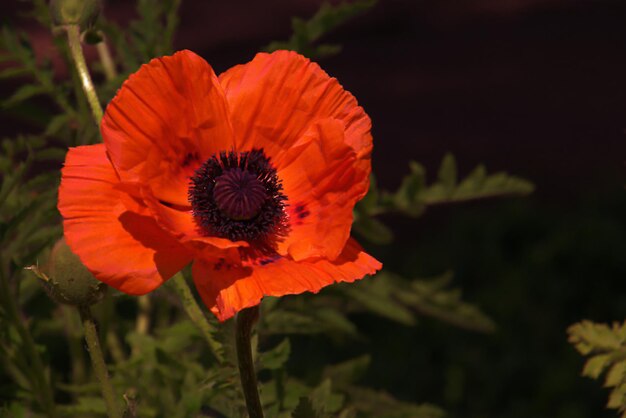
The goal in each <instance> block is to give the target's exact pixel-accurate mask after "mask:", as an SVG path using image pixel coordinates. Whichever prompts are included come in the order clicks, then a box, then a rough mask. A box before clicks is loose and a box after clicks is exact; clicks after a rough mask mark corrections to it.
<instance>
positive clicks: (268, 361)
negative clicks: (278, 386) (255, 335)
mask: <svg viewBox="0 0 626 418" xmlns="http://www.w3.org/2000/svg"><path fill="white" fill-rule="evenodd" d="M290 353H291V344H290V343H289V339H288V338H285V339H284V340H283V341H282V342H281V343H280V344H278V345H277V346H276V347H274V348H273V349H271V350H269V351H266V352H264V353H261V356H260V362H261V367H260V368H261V369H268V370H278V369H281V368H283V366H284V365H285V363H286V362H287V360H289V354H290Z"/></svg>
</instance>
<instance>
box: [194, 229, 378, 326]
mask: <svg viewBox="0 0 626 418" xmlns="http://www.w3.org/2000/svg"><path fill="white" fill-rule="evenodd" d="M263 263H264V261H263V260H261V261H260V262H259V263H257V265H251V266H241V265H237V264H235V263H233V264H228V262H227V261H225V260H224V259H221V260H213V261H208V260H196V261H195V262H194V264H193V268H192V274H193V278H194V282H195V284H196V287H197V289H198V292H199V293H200V296H201V297H202V300H203V301H204V303H205V304H206V306H207V307H208V308H209V309H210V310H211V312H213V313H214V314H215V316H217V318H218V319H219V320H220V321H225V320H226V319H228V318H230V317H232V316H233V315H234V314H235V313H237V312H238V311H240V310H241V309H244V308H247V307H250V306H254V305H257V304H259V302H260V301H261V298H263V296H270V295H271V296H283V295H289V294H298V293H302V292H307V291H308V292H313V293H317V292H318V291H319V290H320V289H321V288H322V287H325V286H328V285H330V284H332V283H335V282H353V281H355V280H359V279H361V278H362V277H363V276H365V275H367V274H373V273H375V272H376V271H377V270H379V269H380V268H381V267H382V265H381V264H380V262H378V261H377V260H376V259H374V258H373V257H371V256H370V255H368V254H366V253H365V252H364V251H363V250H362V249H361V247H360V246H359V244H357V243H356V241H354V240H352V239H351V240H349V241H348V243H347V244H346V246H345V248H344V250H343V252H342V253H341V255H340V256H339V257H337V259H335V260H334V261H329V260H324V259H319V260H306V261H300V262H296V261H293V260H290V259H288V258H282V257H281V258H278V259H273V260H271V261H269V260H267V261H266V264H264V265H263Z"/></svg>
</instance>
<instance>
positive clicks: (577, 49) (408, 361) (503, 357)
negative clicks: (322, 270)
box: [0, 0, 626, 418]
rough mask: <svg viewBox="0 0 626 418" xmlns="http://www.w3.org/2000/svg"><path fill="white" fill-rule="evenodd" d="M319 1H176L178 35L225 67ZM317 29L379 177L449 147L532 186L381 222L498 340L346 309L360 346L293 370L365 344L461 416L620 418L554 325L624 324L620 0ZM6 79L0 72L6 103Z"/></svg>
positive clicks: (496, 1) (461, 157) (484, 8)
mask: <svg viewBox="0 0 626 418" xmlns="http://www.w3.org/2000/svg"><path fill="white" fill-rule="evenodd" d="M319 5H320V2H319V1H313V0H306V1H288V0H282V1H279V0H271V1H270V0H266V1H258V2H257V1H230V2H227V1H222V2H217V1H200V0H196V1H192V0H184V1H183V5H182V8H181V13H180V17H181V24H180V29H179V32H178V35H177V37H176V41H175V45H176V48H177V49H182V48H187V49H191V50H194V51H195V52H197V53H199V54H200V55H202V56H203V57H204V58H205V59H206V60H207V61H209V63H211V64H212V65H213V67H214V68H215V70H216V72H218V73H219V72H221V71H223V70H225V69H227V68H229V67H230V66H232V65H235V64H238V63H243V62H246V61H248V60H250V59H251V58H252V56H253V55H254V53H255V52H256V51H258V50H259V49H260V48H261V47H263V46H264V45H266V44H268V43H269V42H270V41H272V40H284V39H286V38H288V37H289V35H290V33H291V29H290V17H291V16H301V17H309V16H311V15H312V14H314V13H315V11H316V10H317V9H318V7H319ZM20 7H22V6H20V5H19V4H18V3H15V2H12V1H7V0H2V2H0V16H2V20H3V21H5V22H6V21H8V22H10V23H12V24H15V25H19V26H21V27H23V29H24V30H26V31H27V32H28V33H29V34H30V36H31V39H32V40H33V42H34V43H35V47H36V49H37V51H38V53H39V54H40V55H41V56H45V55H49V54H51V52H50V51H51V45H52V44H51V40H50V36H49V31H48V29H47V28H41V27H38V26H37V25H36V24H35V23H32V22H29V21H26V20H20V19H19V18H18V17H17V15H18V13H17V12H18V11H19V8H20ZM133 9H134V2H129V1H126V0H117V1H113V0H110V1H108V3H107V5H106V8H105V14H106V16H107V17H108V18H109V19H111V20H114V21H117V22H119V23H121V24H124V23H125V22H128V21H129V20H131V19H132V18H133V13H134V12H133ZM323 41H324V42H336V43H341V44H342V45H343V52H342V53H341V54H339V55H338V56H335V57H332V58H327V59H324V60H322V61H321V62H320V64H321V65H322V67H323V68H324V69H325V70H326V71H327V72H329V73H330V74H331V75H333V76H336V77H337V78H338V79H339V80H340V82H341V83H342V84H343V85H344V86H345V87H346V89H348V90H349V91H351V92H352V93H353V94H354V95H355V96H356V97H357V98H358V100H359V102H360V104H361V105H362V106H363V107H364V108H365V110H366V111H367V112H368V114H369V115H370V116H371V118H372V120H373V132H374V137H375V153H374V161H373V164H374V171H375V173H376V174H377V176H378V178H379V180H380V184H381V185H382V187H383V188H387V189H395V188H396V187H397V186H398V184H399V182H400V179H401V178H402V176H403V175H405V174H406V173H407V172H408V167H407V163H408V161H409V160H410V159H414V160H417V161H419V162H421V163H423V164H424V165H425V166H426V167H427V169H428V170H429V172H430V173H434V172H435V171H436V167H437V166H438V164H439V161H440V160H441V158H442V157H443V155H444V154H445V153H446V152H448V151H450V152H452V153H454V154H455V155H456V157H457V159H458V161H459V165H460V170H461V174H464V173H467V172H468V171H469V170H470V169H471V168H473V167H474V166H475V165H476V164H478V163H485V165H486V166H487V168H488V169H489V170H490V171H499V170H506V171H508V172H509V173H512V174H516V175H519V176H522V177H525V178H528V179H529V180H531V181H533V182H534V183H535V185H536V188H537V189H536V192H535V193H534V195H533V196H531V197H529V198H516V199H504V200H501V201H486V202H478V203H473V204H466V205H460V206H454V207H438V208H433V209H432V210H429V211H428V212H427V213H426V215H425V216H424V217H422V218H420V219H419V220H417V221H415V220H409V219H398V218H388V219H384V220H385V221H387V222H389V223H390V224H391V225H392V226H393V228H394V230H395V231H396V233H397V239H396V242H395V243H394V245H393V246H391V247H381V248H373V249H372V251H373V252H374V253H375V254H376V255H378V256H379V258H380V259H382V260H383V261H384V262H385V264H386V267H387V268H388V269H390V270H391V271H395V272H397V273H401V274H403V275H405V276H407V277H419V276H421V277H424V276H428V275H434V274H439V273H441V272H443V271H445V270H447V269H450V268H451V269H454V270H455V271H456V279H455V283H456V284H458V285H459V286H461V287H462V288H463V289H464V292H465V297H466V299H467V300H469V301H472V302H474V303H476V304H478V305H479V306H480V307H481V308H482V309H483V310H484V311H486V312H487V313H489V314H490V315H491V316H492V318H493V319H494V320H495V321H496V322H497V324H498V330H497V331H496V332H495V333H494V334H492V335H476V334H471V333H468V332H465V331H460V330H456V329H453V328H451V327H450V326H447V325H442V324H440V323H437V322H435V321H432V320H428V319H424V320H423V321H421V322H420V324H419V325H418V327H416V328H407V327H403V326H399V325H395V324H391V323H389V322H388V321H385V320H382V319H374V318H372V317H371V316H363V317H357V318H356V320H357V321H358V322H359V325H360V328H361V329H362V331H363V333H364V334H365V335H367V336H368V339H367V342H364V343H362V344H361V345H359V346H357V347H354V346H351V347H346V348H345V349H344V350H343V351H342V350H339V351H336V350H335V351H333V352H330V351H329V350H326V351H324V353H323V354H320V353H321V352H322V351H323V350H324V346H323V344H321V345H320V343H319V342H316V343H313V342H310V341H308V340H302V341H296V347H295V348H294V358H293V359H292V363H294V364H293V367H294V369H298V368H299V367H298V364H297V362H300V361H302V362H310V363H311V364H315V363H316V362H317V363H319V364H320V365H323V364H324V362H328V361H339V360H342V359H345V358H348V357H349V356H353V355H355V354H359V353H365V352H371V353H372V355H373V366H372V369H371V371H370V372H369V374H368V376H366V381H367V383H368V384H370V385H372V386H374V387H377V388H380V389H385V390H388V391H390V392H391V393H393V394H394V395H395V396H397V397H399V398H401V399H406V400H410V401H418V402H426V401H428V402H432V403H435V404H439V405H442V406H444V407H445V408H447V409H448V410H450V411H451V413H452V416H453V417H459V418H461V417H463V418H467V417H470V418H483V417H505V418H518V417H519V418H522V417H524V418H528V417H532V418H535V417H536V418H560V417H562V418H578V417H581V418H582V417H612V416H616V414H615V413H614V412H609V411H605V410H604V409H603V408H604V404H605V402H606V398H607V396H608V392H607V391H606V390H604V389H602V388H601V384H600V383H599V382H593V381H591V380H589V379H586V378H582V377H579V374H580V370H581V368H582V365H583V360H582V358H581V357H579V356H578V354H576V353H575V351H574V349H573V348H571V347H570V346H569V345H568V344H567V336H566V333H565V330H566V328H567V326H569V325H570V324H572V323H573V322H576V321H579V320H581V319H585V318H587V319H592V320H596V321H612V320H618V321H621V320H623V319H624V318H626V284H625V280H624V279H625V273H626V263H624V261H623V260H624V254H626V222H625V221H624V219H625V218H626V196H625V195H626V191H624V187H623V185H624V184H626V179H625V178H624V161H625V157H626V143H625V141H624V132H623V130H624V127H625V126H626V123H625V121H624V119H625V117H626V78H625V75H626V55H625V52H626V2H625V1H623V0H618V1H606V0H604V1H603V0H579V1H575V0H508V1H505V0H428V1H427V0H424V1H419V0H414V1H410V0H405V1H400V0H397V1H394V0H380V1H379V3H378V5H377V6H376V7H375V8H374V9H373V10H372V11H371V12H369V13H367V14H365V15H362V16H360V17H358V18H357V19H355V20H353V21H352V22H351V23H349V24H347V25H345V26H343V27H342V28H340V29H338V30H336V31H334V32H332V33H331V34H329V35H328V36H327V37H325V38H324V39H323ZM58 72H59V76H60V77H64V76H65V74H66V69H64V68H62V67H61V66H60V64H59V67H58ZM14 88H15V84H9V83H7V82H0V97H4V96H7V95H8V94H9V93H10V92H11V91H13V90H14ZM0 126H2V132H1V133H2V134H3V135H9V134H13V133H15V132H18V131H20V130H22V129H24V126H25V125H24V122H23V121H19V120H15V119H14V118H13V117H12V116H11V115H10V114H8V113H0ZM390 342H391V343H390ZM300 368H301V367H300Z"/></svg>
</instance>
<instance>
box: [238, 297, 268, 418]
mask: <svg viewBox="0 0 626 418" xmlns="http://www.w3.org/2000/svg"><path fill="white" fill-rule="evenodd" d="M258 318H259V307H258V306H254V307H252V308H246V309H243V310H242V311H240V312H239V313H238V314H237V328H236V330H235V343H236V345H237V363H238V364H239V377H240V378H241V387H242V389H243V395H244V397H245V398H246V407H247V408H248V415H249V417H250V418H263V408H262V407H261V399H260V397H259V388H258V384H257V380H256V371H255V370H254V361H253V359H252V344H251V340H250V336H251V334H252V327H253V326H254V324H255V323H256V321H257V319H258Z"/></svg>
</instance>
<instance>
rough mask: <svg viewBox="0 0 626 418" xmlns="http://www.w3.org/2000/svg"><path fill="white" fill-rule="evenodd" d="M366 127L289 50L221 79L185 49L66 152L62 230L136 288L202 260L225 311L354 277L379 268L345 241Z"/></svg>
mask: <svg viewBox="0 0 626 418" xmlns="http://www.w3.org/2000/svg"><path fill="white" fill-rule="evenodd" d="M370 126H371V124H370V119H369V117H368V116H367V115H366V114H365V112H364V111H363V109H362V108H361V107H359V106H358V105H357V102H356V100H355V99H354V97H353V96H352V95H351V94H350V93H348V92H346V91H345V90H344V89H343V88H342V87H341V85H340V84H339V83H338V82H337V80H336V79H334V78H331V77H329V76H328V75H327V74H326V73H325V72H324V71H323V70H322V69H321V68H320V67H319V66H318V65H316V64H314V63H312V62H310V61H309V60H308V59H306V58H304V57H302V56H301V55H298V54H296V53H294V52H287V51H278V52H275V53H272V54H258V55H257V56H256V57H255V58H254V59H253V60H252V61H251V62H249V63H248V64H244V65H238V66H236V67H233V68H231V69H230V70H228V71H226V72H225V73H223V74H222V75H221V76H220V77H219V78H218V77H216V75H215V73H214V72H213V69H212V68H211V67H210V66H209V64H207V63H206V62H205V61H204V60H203V59H202V58H200V57H199V56H197V55H196V54H194V53H192V52H190V51H181V52H178V53H176V54H174V55H173V56H169V57H163V58H159V59H154V60H152V61H151V62H150V63H149V64H146V65H144V66H142V67H141V69H140V70H139V71H137V72H136V73H135V74H133V75H131V76H130V78H129V79H128V80H127V81H126V82H125V83H124V85H123V86H122V87H121V89H120V90H119V91H118V93H117V95H116V97H115V98H114V99H113V100H112V101H111V103H109V105H108V107H107V109H106V113H105V115H104V119H103V120H102V127H101V132H102V137H103V139H104V143H103V144H98V145H89V146H80V147H77V148H72V149H70V151H69V152H68V154H67V157H66V160H65V167H64V168H63V171H62V180H61V186H60V189H59V204H58V207H59V211H60V212H61V214H62V216H63V227H64V230H65V238H66V240H67V243H68V244H69V246H70V247H71V248H72V250H73V251H74V252H75V253H76V254H77V255H78V256H79V257H80V259H81V260H82V261H83V263H84V264H85V265H86V266H87V268H88V269H89V270H90V271H91V272H92V273H93V274H94V276H95V277H96V278H98V279H99V280H101V281H103V282H105V283H107V284H109V285H110V286H113V287H115V288H117V289H119V290H121V291H122V292H125V293H129V294H134V295H139V294H145V293H148V292H150V291H152V290H154V289H155V288H157V287H159V286H160V285H161V284H163V283H164V282H165V281H166V280H167V279H169V278H170V277H172V276H173V275H174V274H175V273H176V272H178V271H180V270H181V269H182V268H183V267H184V266H185V265H187V264H189V263H190V262H192V261H193V267H192V274H193V278H194V282H195V284H196V286H197V288H198V291H199V293H200V295H201V297H202V299H203V301H204V302H205V304H206V305H207V307H208V308H209V309H210V310H211V311H212V312H213V313H214V314H215V315H216V316H217V317H218V318H219V319H220V320H222V321H223V320H225V319H228V318H230V317H231V316H233V315H234V314H235V313H236V312H237V311H239V310H241V309H243V308H246V307H249V306H254V305H257V304H258V303H259V302H260V300H261V298H262V297H263V296H282V295H286V294H296V293H302V292H304V291H311V292H317V291H319V290H320V289H321V288H322V287H324V286H327V285H329V284H331V283H333V282H342V281H345V282H352V281H355V280H358V279H360V278H361V277H363V276H364V275H366V274H373V273H375V272H376V270H378V269H380V268H381V264H380V263H379V262H378V261H377V260H375V259H374V258H372V257H371V256H369V255H368V254H366V253H365V252H363V250H362V249H361V247H360V246H359V245H358V244H357V243H356V242H355V241H354V240H353V239H352V238H350V228H351V225H352V210H353V208H354V205H355V203H356V202H357V201H358V200H359V199H361V198H362V197H363V196H364V195H365V193H366V192H367V189H368V187H369V174H370V170H371V162H370V154H371V151H372V138H371V135H370Z"/></svg>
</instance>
